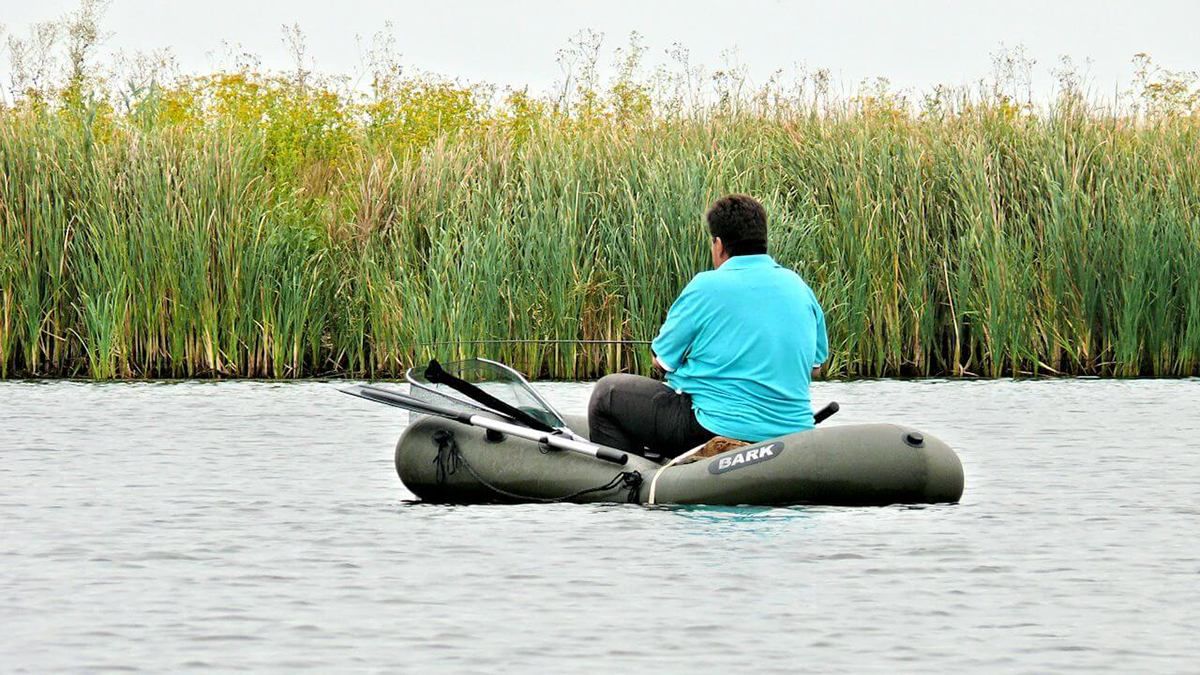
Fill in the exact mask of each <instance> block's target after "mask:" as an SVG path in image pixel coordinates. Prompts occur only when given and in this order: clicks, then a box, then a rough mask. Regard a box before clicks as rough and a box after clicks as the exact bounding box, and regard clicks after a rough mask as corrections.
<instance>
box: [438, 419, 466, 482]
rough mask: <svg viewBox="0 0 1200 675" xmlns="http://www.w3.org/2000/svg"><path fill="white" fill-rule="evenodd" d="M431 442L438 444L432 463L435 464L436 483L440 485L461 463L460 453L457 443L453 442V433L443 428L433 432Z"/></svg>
mask: <svg viewBox="0 0 1200 675" xmlns="http://www.w3.org/2000/svg"><path fill="white" fill-rule="evenodd" d="M433 442H434V443H437V446H438V452H437V457H434V458H433V463H434V464H437V482H438V485H442V484H443V483H445V482H446V479H447V478H449V477H450V476H453V475H454V472H456V471H458V467H459V466H461V465H462V453H460V452H459V451H458V443H455V442H454V434H453V433H451V432H449V431H446V430H445V429H438V430H437V431H435V432H433Z"/></svg>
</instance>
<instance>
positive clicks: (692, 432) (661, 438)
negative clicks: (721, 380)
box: [588, 375, 716, 457]
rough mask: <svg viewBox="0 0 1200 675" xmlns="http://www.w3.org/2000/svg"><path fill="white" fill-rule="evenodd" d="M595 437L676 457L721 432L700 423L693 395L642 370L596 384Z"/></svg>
mask: <svg viewBox="0 0 1200 675" xmlns="http://www.w3.org/2000/svg"><path fill="white" fill-rule="evenodd" d="M588 427H589V436H590V437H591V440H592V442H594V443H600V444H602V445H607V446H609V447H613V448H617V449H619V450H624V451H626V452H634V453H637V454H645V452H646V450H647V449H649V451H650V452H655V453H658V454H660V455H662V456H664V457H675V456H677V455H681V454H683V453H684V452H687V451H688V450H691V449H692V448H694V447H696V446H697V445H700V444H701V443H704V442H705V441H707V440H708V439H710V438H712V437H713V436H715V435H716V434H714V433H713V432H711V431H709V430H708V429H705V428H704V427H702V426H700V423H699V422H697V421H696V415H695V413H693V412H692V397H691V396H688V395H687V394H677V393H675V390H673V389H671V388H670V387H668V386H667V385H666V383H664V382H660V381H658V380H652V379H650V378H648V377H641V376H640V375H608V376H606V377H604V378H601V380H600V381H599V382H597V383H596V387H595V388H594V389H593V390H592V400H591V401H590V402H589V403H588Z"/></svg>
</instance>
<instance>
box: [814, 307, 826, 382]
mask: <svg viewBox="0 0 1200 675" xmlns="http://www.w3.org/2000/svg"><path fill="white" fill-rule="evenodd" d="M813 313H814V314H816V315H817V351H816V354H815V356H814V357H813V368H816V367H817V366H820V365H821V364H822V363H825V359H827V358H829V333H828V332H827V331H826V330H825V312H824V311H822V309H821V303H819V302H817V298H816V296H815V295H814V296H813Z"/></svg>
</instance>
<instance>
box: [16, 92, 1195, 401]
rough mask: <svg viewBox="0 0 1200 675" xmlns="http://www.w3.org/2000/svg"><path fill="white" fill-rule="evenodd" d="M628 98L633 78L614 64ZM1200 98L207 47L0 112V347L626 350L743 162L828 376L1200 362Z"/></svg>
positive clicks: (51, 368)
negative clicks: (896, 90) (422, 76)
mask: <svg viewBox="0 0 1200 675" xmlns="http://www.w3.org/2000/svg"><path fill="white" fill-rule="evenodd" d="M624 94H625V95H628V91H624ZM1198 143H1200V115H1197V114H1196V113H1195V112H1192V113H1190V114H1177V113H1171V114H1168V113H1162V114H1149V115H1147V114H1140V115H1136V116H1134V115H1128V114H1119V113H1116V112H1112V111H1111V110H1109V109H1107V108H1102V107H1099V106H1088V105H1086V104H1082V103H1081V102H1080V101H1079V100H1066V99H1064V100H1063V101H1060V102H1059V103H1058V104H1055V105H1054V106H1052V107H1051V108H1049V109H1046V110H1041V111H1036V112H1035V111H1030V110H1027V109H1019V108H1015V107H1014V106H1012V105H1011V104H1009V102H1007V101H1006V100H1004V99H1003V98H997V99H996V100H986V99H985V100H973V101H970V102H964V103H963V104H962V105H958V106H955V107H954V108H953V109H945V110H940V111H934V112H933V113H931V112H930V111H928V110H926V111H924V112H921V113H918V112H915V111H910V110H908V109H907V108H905V107H903V106H896V105H887V104H883V105H880V104H879V103H878V102H877V101H876V102H870V101H861V100H859V101H847V102H845V103H844V104H841V105H838V106H824V107H822V108H821V109H817V108H816V107H815V106H802V105H792V104H779V105H775V106H758V107H754V106H745V107H743V108H740V109H736V110H735V109H731V108H730V107H729V106H728V105H723V106H710V107H708V108H704V109H697V110H693V111H691V112H686V113H680V112H679V111H664V110H663V109H661V108H659V107H654V106H643V108H641V109H638V110H635V111H634V112H633V113H630V110H629V106H612V105H610V106H607V107H605V106H601V107H599V108H595V107H590V108H588V109H586V110H581V109H579V108H575V109H563V108H562V107H561V106H555V105H552V104H551V103H548V102H543V103H542V104H538V103H537V102H532V103H531V102H530V100H528V99H526V98H522V97H513V98H510V99H509V101H508V103H507V104H505V105H486V104H482V103H478V102H477V101H475V100H474V99H473V98H472V95H471V93H470V92H469V91H468V90H463V89H456V88H454V87H453V86H450V85H446V84H437V83H434V84H426V85H417V84H412V83H410V84H409V85H407V88H406V89H402V90H391V91H386V92H377V95H376V96H375V97H374V98H373V99H372V100H370V101H367V102H365V103H364V102H362V101H354V100H349V99H347V98H346V97H339V95H338V94H335V93H332V92H330V91H327V90H324V89H321V88H320V87H318V86H314V85H312V84H311V83H309V84H306V83H288V82H286V81H283V80H281V79H278V78H270V77H265V76H253V75H251V74H246V73H240V74H232V75H229V74H226V75H220V76H214V77H211V78H205V79H202V80H191V81H186V82H183V83H180V84H178V85H176V86H175V87H174V88H172V89H167V90H152V91H151V92H149V93H147V94H146V95H144V96H143V97H142V98H140V99H139V100H138V101H136V102H134V103H133V104H131V105H130V106H128V108H127V109H123V110H117V109H115V108H114V107H113V106H111V105H108V104H105V103H103V102H99V100H98V99H93V100H92V101H91V102H85V101H82V100H62V101H53V100H51V101H47V100H37V99H30V100H24V101H22V102H19V103H17V104H15V105H11V106H8V107H6V108H3V109H0V377H9V378H11V377H28V376H35V377H44V376H68V377H88V378H97V379H109V378H150V377H263V378H297V377H311V376H331V375H339V376H340V375H345V376H355V377H364V376H365V377H389V376H395V375H398V374H400V373H401V372H402V371H403V370H404V369H405V368H407V367H408V366H410V365H411V364H413V363H417V362H421V361H423V360H425V359H428V358H429V357H432V356H436V357H438V358H441V359H444V360H448V359H454V358H458V357H465V356H472V355H483V356H488V357H493V358H498V359H501V360H504V361H506V362H509V363H512V364H514V365H515V366H516V367H518V368H520V369H522V370H524V371H526V372H528V373H531V374H533V375H535V376H539V377H553V378H571V379H578V378H590V377H594V376H597V375H600V374H603V373H606V372H611V371H616V370H625V371H633V372H645V371H646V370H647V369H648V367H649V359H648V354H647V352H646V348H645V346H644V345H641V344H637V343H636V342H631V341H638V340H648V339H650V338H652V337H653V336H654V334H655V332H656V330H657V327H658V325H659V324H660V323H661V321H662V319H663V317H664V316H665V313H666V311H667V308H668V307H669V306H670V303H671V301H672V300H673V298H674V297H675V296H676V294H677V293H678V292H679V290H680V289H681V288H682V286H683V285H684V284H685V283H686V282H687V280H688V279H689V278H690V277H691V276H692V275H693V274H695V273H696V272H698V271H701V270H703V269H705V268H706V266H707V265H708V264H709V263H708V241H707V238H706V234H705V230H704V226H703V221H702V214H703V212H704V209H705V208H706V206H707V205H708V204H709V203H710V202H711V201H712V200H713V199H714V198H716V197H718V196H720V195H722V194H725V193H729V192H747V193H750V194H753V195H756V196H758V197H759V198H761V199H762V200H763V201H764V203H765V204H766V205H767V208H768V211H769V213H770V216H771V237H772V239H771V252H772V253H773V254H774V255H775V256H776V258H777V259H779V260H780V261H782V262H783V263H785V264H787V265H789V266H791V267H793V268H794V269H796V270H797V271H799V272H800V273H801V274H802V275H803V276H804V277H805V278H806V279H808V281H809V283H810V284H811V285H812V286H813V288H814V289H815V290H816V292H817V295H818V296H819V297H820V298H821V300H822V302H823V304H824V306H825V308H826V311H827V315H828V324H829V328H830V333H831V336H830V337H831V343H832V356H831V360H830V362H829V366H828V369H827V374H828V375H829V376H833V377H879V376H934V375H947V376H982V377H999V376H1006V375H1027V374H1032V375H1045V374H1095V375H1105V376H1189V375H1197V374H1200V145H1198Z"/></svg>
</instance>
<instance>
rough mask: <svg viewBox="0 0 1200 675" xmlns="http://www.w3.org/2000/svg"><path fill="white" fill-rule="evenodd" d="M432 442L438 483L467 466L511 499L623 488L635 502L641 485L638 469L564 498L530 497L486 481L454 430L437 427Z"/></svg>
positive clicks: (542, 500) (540, 500)
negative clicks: (435, 453) (435, 444)
mask: <svg viewBox="0 0 1200 675" xmlns="http://www.w3.org/2000/svg"><path fill="white" fill-rule="evenodd" d="M433 442H434V443H437V456H436V457H434V458H433V462H434V464H436V465H437V481H438V483H439V484H441V483H445V482H446V479H448V478H449V477H450V476H452V475H454V473H455V472H457V471H458V470H459V468H465V469H466V470H467V473H470V474H471V476H472V477H473V478H475V480H477V481H479V483H480V484H481V485H483V486H484V487H485V488H487V489H489V490H491V491H492V492H495V493H496V494H499V495H502V496H504V497H508V498H509V499H516V500H518V501H526V502H538V503H541V504H554V503H557V502H565V501H569V500H572V499H576V498H578V497H582V496H583V495H587V494H592V493H595V492H609V491H611V490H616V489H618V488H622V487H623V488H625V489H626V490H628V493H627V495H626V501H628V502H629V503H630V504H636V503H637V497H638V490H639V489H640V488H641V487H642V474H641V473H639V472H637V471H621V472H620V473H618V474H617V475H615V476H613V478H612V480H610V481H608V482H607V483H605V484H604V485H598V486H596V487H593V488H585V489H583V490H577V491H575V492H572V493H571V494H568V495H563V496H561V497H531V496H529V495H522V494H518V493H516V492H510V491H508V490H505V489H504V488H501V487H497V486H496V485H493V484H492V483H490V482H488V481H487V480H485V479H484V478H483V476H480V475H479V472H478V471H476V470H475V467H473V466H471V463H470V462H469V461H467V458H466V456H465V455H463V454H462V450H461V449H460V448H459V447H458V441H456V440H455V439H454V432H452V431H448V430H446V429H438V430H437V431H435V432H433Z"/></svg>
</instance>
